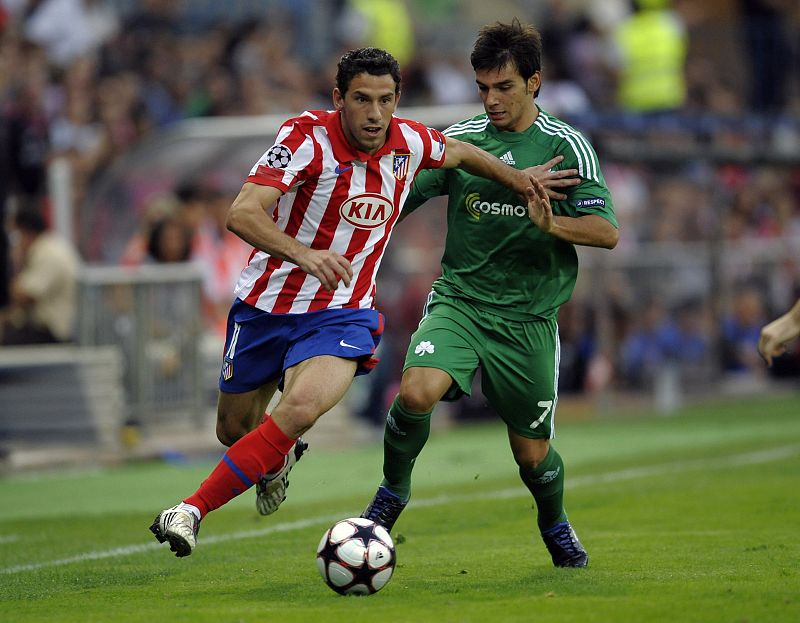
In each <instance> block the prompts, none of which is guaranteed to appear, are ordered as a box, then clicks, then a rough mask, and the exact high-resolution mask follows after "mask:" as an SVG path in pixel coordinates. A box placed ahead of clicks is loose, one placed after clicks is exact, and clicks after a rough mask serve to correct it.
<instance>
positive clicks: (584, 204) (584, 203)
mask: <svg viewBox="0 0 800 623" xmlns="http://www.w3.org/2000/svg"><path fill="white" fill-rule="evenodd" d="M605 205H606V200H605V199H603V198H602V197H590V198H589V199H578V201H576V202H575V207H576V208H594V207H601V208H603V207H605Z"/></svg>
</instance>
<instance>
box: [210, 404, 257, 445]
mask: <svg viewBox="0 0 800 623" xmlns="http://www.w3.org/2000/svg"><path fill="white" fill-rule="evenodd" d="M246 419H248V418H246ZM216 432H217V439H219V442H220V443H221V444H222V445H224V446H228V447H230V446H232V445H233V444H235V443H236V442H237V441H239V439H241V438H242V437H244V436H245V435H246V434H247V433H249V432H250V430H249V429H248V427H247V426H246V425H245V424H244V422H243V421H242V419H241V418H240V417H235V416H234V415H233V414H232V413H229V412H227V411H225V410H222V409H218V410H217V428H216Z"/></svg>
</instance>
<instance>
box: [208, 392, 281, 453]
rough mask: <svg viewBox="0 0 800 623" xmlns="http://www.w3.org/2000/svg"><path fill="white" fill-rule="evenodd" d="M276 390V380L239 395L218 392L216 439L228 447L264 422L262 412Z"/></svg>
mask: <svg viewBox="0 0 800 623" xmlns="http://www.w3.org/2000/svg"><path fill="white" fill-rule="evenodd" d="M277 389H278V379H275V380H274V381H270V382H268V383H265V384H264V385H262V386H261V387H259V388H258V389H254V390H253V391H250V392H243V393H241V394H231V393H228V392H223V391H220V392H219V397H218V398H217V439H219V441H220V443H222V444H223V445H226V446H228V447H230V446H232V445H233V444H234V443H235V442H237V441H238V440H239V439H241V438H242V437H244V436H245V435H246V434H247V433H249V432H250V431H251V430H253V429H254V428H255V427H256V426H258V425H259V424H261V422H262V421H264V419H265V416H264V412H265V411H266V409H267V406H268V405H269V401H270V400H272V396H274V395H275V391H276V390H277Z"/></svg>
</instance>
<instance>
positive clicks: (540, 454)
mask: <svg viewBox="0 0 800 623" xmlns="http://www.w3.org/2000/svg"><path fill="white" fill-rule="evenodd" d="M529 441H530V443H525V444H523V445H517V446H515V447H514V448H513V453H514V461H516V463H517V465H518V466H519V467H522V468H524V469H528V470H532V469H536V468H537V467H539V464H540V463H541V462H542V461H544V459H545V458H546V457H547V453H548V452H549V451H550V442H549V441H548V440H547V439H531V440H529Z"/></svg>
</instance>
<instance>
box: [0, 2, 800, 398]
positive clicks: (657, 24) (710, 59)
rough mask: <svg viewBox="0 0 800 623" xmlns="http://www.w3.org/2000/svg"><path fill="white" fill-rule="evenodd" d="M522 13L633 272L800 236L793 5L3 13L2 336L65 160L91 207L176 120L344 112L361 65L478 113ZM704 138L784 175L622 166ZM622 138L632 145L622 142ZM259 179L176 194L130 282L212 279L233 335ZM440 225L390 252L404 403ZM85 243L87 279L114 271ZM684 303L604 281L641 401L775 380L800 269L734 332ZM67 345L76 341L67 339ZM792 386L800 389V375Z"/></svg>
mask: <svg viewBox="0 0 800 623" xmlns="http://www.w3.org/2000/svg"><path fill="white" fill-rule="evenodd" d="M513 16H517V17H519V18H520V19H521V20H523V21H530V22H532V23H533V24H535V25H536V26H537V27H538V28H539V30H540V31H541V32H542V34H543V38H544V59H543V66H544V71H543V87H542V90H541V95H540V98H539V100H538V101H539V104H540V106H541V107H542V108H544V109H546V110H549V111H550V112H553V113H554V114H556V115H560V116H562V117H563V118H565V119H567V120H569V121H572V122H573V123H575V124H576V125H577V126H578V127H579V128H581V129H583V130H584V131H585V132H586V133H587V134H589V135H590V137H591V138H592V140H593V142H594V143H595V145H596V147H597V149H598V151H599V152H600V158H601V162H602V163H603V171H604V174H605V177H606V180H607V182H608V184H609V187H610V188H611V191H612V194H613V196H614V199H615V208H616V211H617V214H618V218H619V222H620V224H621V233H622V237H621V243H620V247H619V249H618V251H615V253H617V252H619V253H621V254H628V255H629V256H630V255H635V254H636V253H637V249H640V248H642V245H644V244H650V243H691V242H702V241H707V240H710V239H713V238H715V237H716V238H721V239H723V240H727V241H739V240H745V239H747V240H755V241H758V240H762V241H768V242H775V241H781V240H787V239H796V238H797V237H798V236H800V125H799V123H798V119H800V5H799V4H798V3H797V2H796V1H795V0H707V1H704V2H694V1H691V0H674V1H669V0H634V1H629V0H603V1H602V2H596V1H592V0H495V1H494V2H491V3H485V2H479V1H478V2H459V1H456V0H407V1H403V0H330V1H324V0H260V1H255V0H252V1H246V0H230V1H227V2H212V1H211V0H175V1H164V0H141V1H133V0H0V166H2V175H0V217H2V218H3V220H4V222H5V224H6V232H7V233H8V236H0V272H1V273H2V275H1V276H2V277H3V278H2V279H0V307H3V308H4V311H3V312H0V318H2V321H0V336H1V335H3V333H2V328H1V327H2V326H3V323H5V324H6V326H9V323H10V322H11V320H9V319H10V318H11V317H12V316H14V314H13V313H11V311H12V310H14V309H15V308H16V311H17V316H18V312H19V309H20V308H21V307H25V306H27V309H29V310H30V309H31V305H32V303H31V300H32V298H34V297H33V294H30V293H28V294H26V293H24V292H23V291H22V290H23V288H21V286H20V279H19V275H20V271H22V270H23V269H24V266H25V263H26V253H30V247H31V244H20V240H21V239H22V238H23V236H22V235H21V234H20V231H21V229H24V227H26V225H25V224H26V223H28V225H27V227H28V229H30V219H28V220H26V218H24V217H23V218H22V225H20V224H19V222H18V221H17V215H19V214H23V215H25V214H28V213H34V214H38V215H39V216H41V217H43V219H44V221H45V222H46V221H47V219H48V215H49V205H50V204H49V201H50V199H51V197H50V196H49V187H48V173H47V169H48V166H49V165H50V164H51V163H52V162H53V161H54V159H56V158H59V157H61V158H66V159H67V160H68V162H69V164H70V169H71V172H72V174H71V188H72V195H73V201H74V205H75V206H76V209H77V210H80V209H81V206H82V205H83V203H84V202H85V201H86V198H87V196H88V195H89V194H90V192H91V189H92V187H93V185H94V184H96V183H97V182H98V180H100V179H102V177H103V175H104V174H105V173H106V172H107V171H108V170H109V169H110V168H111V167H112V166H114V164H115V163H118V162H119V161H120V160H122V159H123V158H124V157H125V155H126V154H128V153H129V152H130V151H131V150H133V149H134V148H135V147H136V146H137V145H139V144H141V143H142V142H143V141H145V140H146V139H148V138H149V137H152V136H154V135H155V134H157V133H159V132H160V131H162V130H164V129H167V128H169V127H170V126H172V125H173V124H175V123H177V122H180V121H181V120H185V119H189V118H196V117H222V116H242V115H264V114H281V115H285V116H286V117H289V116H292V115H294V114H296V113H298V112H300V111H302V110H306V109H314V108H329V107H330V105H331V102H330V93H331V89H332V86H333V82H334V75H335V69H336V61H337V60H338V58H339V56H340V55H341V53H342V52H343V51H344V50H347V49H350V48H353V47H358V46H362V45H375V46H378V47H382V48H385V49H388V50H389V51H391V52H392V53H393V54H394V55H395V56H396V57H397V59H398V60H399V62H400V64H401V67H402V70H403V87H402V88H403V93H402V101H401V111H400V112H401V114H402V107H403V106H421V105H452V104H464V103H477V102H478V101H479V100H478V98H477V92H476V88H475V85H474V76H473V72H472V70H471V67H470V65H469V51H470V48H471V45H472V42H473V41H474V38H475V35H476V33H477V31H478V29H479V28H480V27H481V26H482V25H484V24H487V23H492V22H494V21H497V20H498V19H499V20H505V21H507V20H509V19H510V18H511V17H513ZM477 106H478V107H477V108H476V112H479V111H480V108H479V104H478V105H477ZM452 121H453V122H455V121H458V119H453V120H452ZM687 128H688V129H689V130H690V134H691V137H690V138H691V142H692V144H693V145H694V146H695V147H696V146H697V143H698V141H700V142H701V143H702V142H703V141H705V143H703V144H704V145H706V146H708V148H709V149H716V148H724V149H727V150H728V151H729V152H730V153H733V154H735V153H737V150H741V151H742V152H746V151H747V149H749V148H752V147H753V145H754V143H758V144H760V145H762V146H763V147H764V152H763V153H769V154H772V155H773V156H774V157H771V158H760V157H756V158H755V159H751V160H745V159H742V160H741V161H738V162H737V158H736V157H730V158H727V159H722V160H717V161H714V162H711V163H709V162H698V161H697V159H696V158H686V159H685V160H681V159H680V158H672V159H671V160H670V161H669V162H666V163H659V162H658V161H657V159H656V160H652V159H651V160H649V161H644V160H642V161H639V159H637V157H636V156H635V155H633V156H631V157H629V158H619V157H617V158H607V157H606V154H605V153H604V151H603V147H604V145H605V144H608V145H609V147H610V146H611V145H612V143H613V144H615V145H618V143H619V140H620V137H623V138H624V137H628V138H630V137H631V136H633V137H634V138H635V139H636V141H637V144H639V145H640V146H641V145H642V144H645V146H649V148H650V149H651V150H656V151H657V150H659V149H668V148H670V147H678V148H679V147H680V137H681V132H682V131H683V132H685V131H686V130H687ZM609 129H616V130H618V133H617V134H608V133H605V134H604V130H609ZM676 137H678V138H676ZM615 141H616V142H615ZM266 147H267V145H264V149H266ZM677 153H680V151H679V150H678V152H677ZM759 153H761V152H759ZM258 155H259V154H255V156H256V157H257V156H258ZM709 167H710V168H709ZM246 174H247V170H244V169H243V170H242V171H241V178H240V179H239V180H237V181H236V182H235V183H229V182H224V183H215V182H214V181H213V179H212V178H209V179H206V180H202V179H197V177H196V176H195V177H187V178H186V179H183V180H181V179H177V180H176V181H175V185H174V188H172V189H171V192H169V193H165V194H162V195H160V196H158V197H156V198H152V197H150V198H148V199H147V205H140V206H136V211H137V218H138V226H137V228H136V230H135V231H133V230H132V231H130V232H129V234H130V239H129V240H128V241H127V243H126V244H125V245H124V248H123V249H121V250H120V252H119V253H115V255H116V257H115V258H114V261H115V262H116V263H119V264H123V265H140V264H157V263H165V262H183V261H193V262H195V263H198V264H199V265H200V266H201V268H202V272H203V274H204V292H205V297H204V298H205V310H204V312H205V316H206V318H207V320H208V327H209V329H210V330H211V331H213V332H216V333H219V332H220V331H221V327H222V323H223V322H224V313H225V311H226V310H227V307H228V305H229V303H230V295H231V288H232V285H233V283H234V281H235V278H236V276H237V275H238V272H239V270H240V269H241V268H242V266H243V265H244V263H245V260H246V257H247V255H248V253H249V248H247V247H246V245H245V244H244V243H243V242H241V241H240V240H239V239H238V238H236V237H235V236H232V235H231V234H229V233H228V232H227V231H226V230H225V227H224V219H225V212H226V210H227V207H228V206H229V205H230V202H231V200H232V198H233V197H234V196H235V194H236V192H238V189H239V187H238V185H237V184H240V183H241V180H243V179H244V177H245V176H246ZM720 206H722V208H721V209H720ZM435 218H436V217H430V218H428V217H420V218H417V217H416V216H415V218H413V219H409V220H408V221H406V222H405V223H404V224H403V226H402V228H403V229H405V234H404V238H403V239H404V240H413V243H414V245H415V247H414V248H415V251H414V253H409V252H408V251H407V249H403V248H402V245H401V244H400V243H395V247H394V248H393V249H392V250H391V252H390V254H389V255H388V256H387V259H386V261H385V264H384V268H383V269H382V270H383V272H382V275H381V277H380V289H379V301H378V303H379V306H381V307H382V308H385V311H386V312H387V316H388V317H389V319H390V321H391V322H392V323H393V324H392V325H391V326H390V331H389V334H390V335H392V336H393V339H391V340H387V345H386V346H385V348H384V350H385V351H386V352H385V354H384V361H388V363H387V364H386V365H385V366H384V370H385V372H384V373H383V374H382V375H380V377H383V381H384V382H385V383H387V384H388V383H390V382H391V381H392V379H394V380H396V379H399V371H398V365H399V362H400V361H401V359H402V355H403V350H404V347H405V343H404V340H405V339H406V338H407V336H408V334H409V333H410V332H411V331H412V330H413V328H414V327H415V326H416V322H417V320H418V316H419V310H420V309H421V305H422V302H423V301H424V296H425V293H426V292H427V290H428V288H429V286H430V283H431V281H432V280H433V278H435V276H436V274H437V273H436V271H437V269H438V259H439V255H438V253H439V245H440V243H441V238H440V237H437V236H435V235H433V234H432V230H434V229H435V227H432V226H431V223H432V222H437V221H435ZM426 219H427V220H426ZM431 219H434V220H431ZM35 225H36V226H37V227H38V229H39V230H40V231H39V232H38V233H40V234H43V235H46V234H48V232H47V231H46V228H42V227H40V226H39V224H38V221H37V223H35ZM34 233H37V232H34ZM34 238H35V236H34ZM71 242H72V243H73V245H74V246H75V247H76V248H75V254H76V255H78V256H82V259H83V260H84V261H93V260H94V259H95V258H93V257H92V253H90V252H89V251H88V250H87V249H86V248H81V245H80V244H79V243H78V242H77V241H71ZM94 244H95V245H98V244H99V245H102V240H94ZM648 248H649V247H648ZM60 252H61V253H62V254H63V253H67V254H68V252H67V251H63V250H62V251H60ZM102 255H104V257H107V256H108V253H105V254H102ZM412 256H413V257H412ZM62 257H63V255H62ZM420 258H422V259H420ZM423 260H424V261H423ZM61 264H62V265H65V264H69V266H68V267H67V268H69V269H70V270H71V272H69V273H65V274H66V276H63V275H62V279H69V274H73V275H74V273H75V269H73V268H70V267H71V265H72V263H71V262H66V263H65V262H61ZM410 266H411V268H410ZM401 274H402V276H403V280H402V287H398V286H397V285H396V284H397V283H400V281H399V276H400V275H401ZM395 277H398V280H397V281H395V280H394V278H395ZM680 284H681V285H680V287H679V288H678V290H679V291H678V292H677V294H676V293H674V292H670V293H665V292H664V291H660V290H659V288H657V287H655V286H656V285H657V284H651V286H650V289H649V291H647V292H645V293H644V295H642V293H641V292H638V291H637V292H634V291H633V290H632V289H631V288H630V287H629V286H628V285H627V284H625V283H622V282H615V283H611V284H608V285H607V287H608V289H607V291H606V292H605V294H606V295H607V297H608V300H609V302H608V303H607V304H609V305H611V307H612V316H613V317H614V318H615V326H614V327H612V330H613V331H614V332H615V336H616V339H617V343H618V344H619V345H620V348H619V350H618V352H617V353H616V354H615V355H614V356H613V361H612V362H611V365H612V366H613V367H614V368H615V369H616V371H617V372H616V374H617V375H618V379H619V381H618V382H619V383H620V384H622V385H625V386H630V387H636V386H637V385H639V384H641V383H645V382H646V377H647V375H648V374H649V373H650V371H651V370H652V369H653V368H654V367H658V366H663V365H664V362H665V361H670V360H681V361H683V362H685V363H687V364H697V365H701V364H702V363H703V362H706V361H707V359H708V357H710V356H718V357H722V358H723V365H724V367H725V369H727V370H731V371H736V370H750V371H758V373H759V374H762V373H763V364H762V362H760V361H758V359H757V357H756V354H755V346H754V345H755V343H756V341H757V336H758V330H759V329H760V327H761V326H762V325H763V324H764V323H765V322H766V321H767V320H768V319H769V318H770V317H771V316H773V315H775V314H776V313H778V312H781V311H783V310H784V309H786V308H788V307H789V305H790V303H791V301H792V300H793V298H794V297H796V296H797V295H798V294H800V257H798V256H797V255H796V256H795V258H794V261H787V262H784V263H783V264H782V266H781V270H780V275H779V279H778V280H777V281H776V279H775V278H774V275H772V278H771V279H770V280H769V282H767V281H764V275H763V274H760V273H759V271H758V270H750V271H745V274H743V275H742V278H741V279H738V280H737V283H736V287H735V289H734V291H733V292H732V295H731V297H730V300H728V301H726V302H725V309H723V310H722V312H721V317H722V319H723V321H722V324H721V326H716V327H712V326H711V323H712V320H711V319H712V318H713V314H712V309H710V306H709V303H708V301H707V300H706V299H704V297H703V294H704V292H703V290H704V288H705V286H704V285H702V284H699V285H698V284H695V283H694V282H693V281H692V279H691V277H689V278H687V279H683V280H681V281H680ZM767 289H769V290H770V291H766V290H767ZM580 294H581V292H580V284H579V291H578V292H577V293H576V300H575V301H574V302H573V303H570V304H568V305H567V306H565V308H564V310H563V312H562V315H561V318H560V325H561V331H562V338H563V339H564V343H565V344H564V361H563V373H562V386H563V387H562V390H563V391H565V392H568V391H576V392H580V391H585V390H586V389H587V388H591V387H592V385H593V384H597V383H602V378H604V376H607V374H606V373H604V371H603V366H602V365H601V364H602V360H598V358H597V357H596V354H597V352H598V350H601V345H600V343H599V342H600V341H601V340H600V339H599V337H598V335H597V334H598V331H599V330H598V329H596V328H595V329H587V327H591V326H593V325H592V315H593V313H594V312H595V311H596V310H594V309H593V308H592V306H591V297H590V296H587V297H583V298H582V297H581V296H580ZM667 294H669V296H668V295H667ZM673 294H675V296H673ZM768 295H769V296H768ZM64 296H65V297H66V298H67V300H69V297H70V293H69V292H67V293H65V294H64ZM72 296H74V293H73V294H72ZM62 320H63V315H62ZM715 332H719V333H720V335H721V336H722V342H721V343H722V344H723V347H722V348H721V351H720V352H718V353H712V352H711V351H710V340H711V338H712V336H713V335H714V334H715ZM11 333H12V332H11V331H6V332H5V335H6V336H9V335H11ZM45 337H47V336H45ZM50 338H52V340H54V341H59V340H63V339H65V335H64V333H63V332H56V331H53V332H52V333H51V335H50ZM2 339H3V338H2V337H0V340H2ZM66 339H69V338H68V337H66ZM45 341H47V339H45ZM5 342H6V343H11V342H10V341H9V338H8V337H6V339H5ZM792 366H795V367H792ZM792 366H790V368H791V370H792V372H791V373H792V374H796V373H797V370H796V367H800V366H797V364H796V363H795V364H792ZM380 377H377V376H376V378H380ZM374 385H375V386H377V385H378V383H375V384H374ZM379 402H380V399H379Z"/></svg>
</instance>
